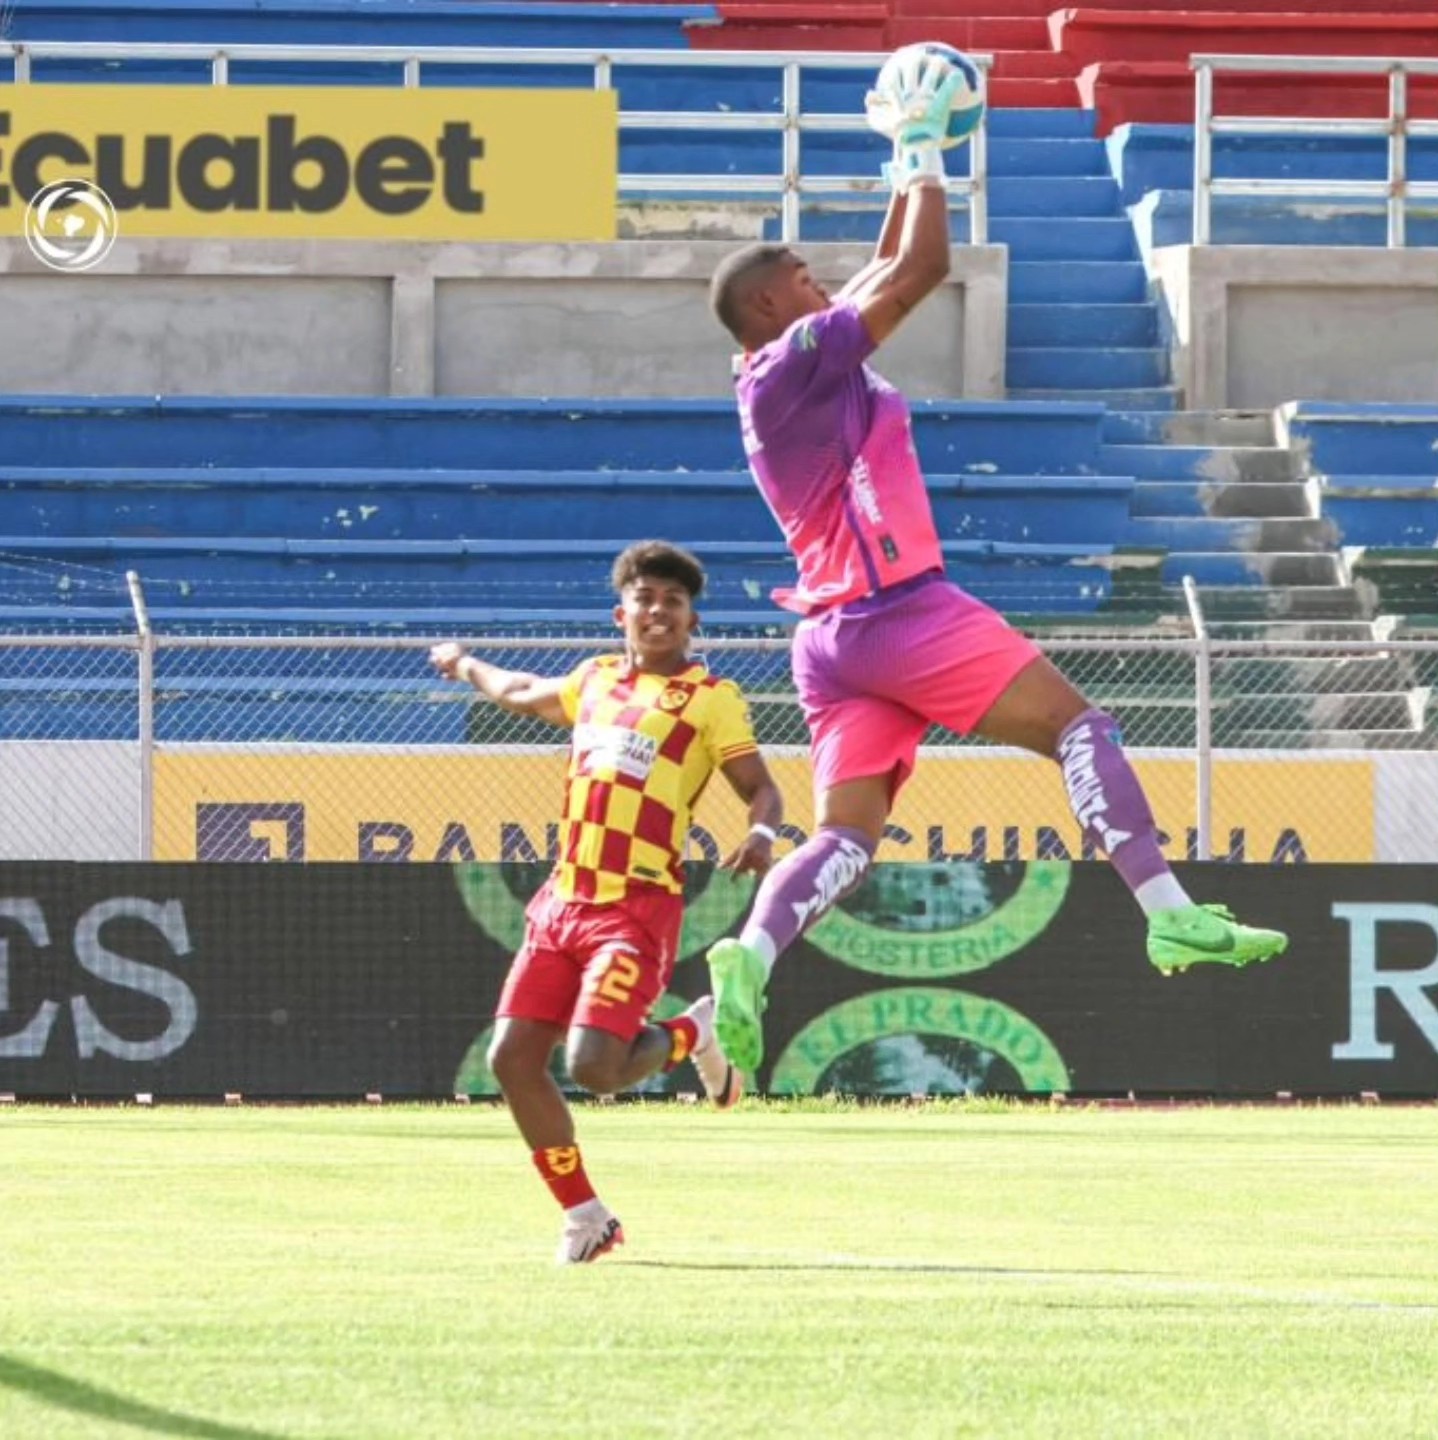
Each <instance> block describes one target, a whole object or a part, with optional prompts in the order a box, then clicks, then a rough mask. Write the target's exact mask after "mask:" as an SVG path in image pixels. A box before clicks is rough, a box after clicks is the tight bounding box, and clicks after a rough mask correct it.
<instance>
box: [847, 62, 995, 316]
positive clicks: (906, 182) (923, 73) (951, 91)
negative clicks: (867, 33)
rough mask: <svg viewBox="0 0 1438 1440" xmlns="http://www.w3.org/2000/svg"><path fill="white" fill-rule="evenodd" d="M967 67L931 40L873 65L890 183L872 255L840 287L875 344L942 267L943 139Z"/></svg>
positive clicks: (870, 112)
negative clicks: (888, 146) (888, 147)
mask: <svg viewBox="0 0 1438 1440" xmlns="http://www.w3.org/2000/svg"><path fill="white" fill-rule="evenodd" d="M967 83H968V76H967V74H966V73H965V72H964V71H963V70H961V69H960V68H959V66H957V65H956V64H955V63H954V62H953V61H952V60H951V59H950V58H949V57H948V55H946V54H945V53H944V52H943V50H941V49H939V48H938V47H933V46H924V45H910V46H906V47H905V48H904V49H903V50H899V51H896V52H895V54H894V55H893V56H892V57H891V58H890V60H889V61H888V63H887V64H885V66H884V68H883V69H882V70H881V71H880V72H879V77H878V80H877V82H876V85H875V88H874V89H873V90H871V91H870V92H869V94H868V97H867V99H866V101H865V111H866V117H867V119H868V122H869V125H870V127H871V128H872V129H874V130H877V131H878V132H879V134H881V135H883V136H885V137H886V138H887V139H889V140H891V141H893V145H894V156H893V159H892V161H891V162H890V163H889V164H887V165H885V166H884V175H885V178H886V179H888V181H889V184H890V186H891V193H890V197H889V209H888V213H887V214H886V215H885V217H884V225H883V228H882V230H881V231H880V234H879V243H878V246H877V248H876V249H875V252H874V259H873V260H872V261H871V262H870V263H869V264H868V265H867V266H865V268H864V269H863V270H861V271H860V272H859V273H858V274H857V275H856V276H855V277H854V278H853V279H852V280H851V281H850V282H849V283H848V284H847V285H846V286H845V287H844V289H843V291H842V292H841V294H840V298H841V299H844V300H848V301H851V302H852V303H853V304H854V305H855V306H856V307H857V308H858V310H859V312H860V314H861V315H862V316H863V319H864V325H865V328H866V329H867V330H868V332H869V334H870V336H871V337H872V338H873V340H874V343H875V344H876V345H877V344H881V343H882V342H883V341H884V340H886V339H888V337H889V336H890V335H891V334H892V333H893V331H894V329H895V328H896V327H897V326H898V325H899V324H900V322H901V321H902V320H903V319H904V317H905V316H906V315H907V314H908V313H909V312H910V311H911V310H912V309H913V308H914V306H915V305H917V304H918V303H919V301H920V300H922V299H923V298H924V297H925V296H926V295H928V294H929V293H931V292H932V291H933V290H935V289H937V288H938V287H939V285H941V284H942V283H943V281H944V280H945V278H946V277H947V276H948V273H949V208H948V197H947V193H946V191H945V188H944V187H945V180H946V176H945V173H944V157H943V147H944V143H945V136H946V133H947V129H948V125H949V116H950V112H951V110H952V109H953V105H954V98H955V94H956V92H958V91H960V90H962V89H963V88H964V87H965V85H966V84H967Z"/></svg>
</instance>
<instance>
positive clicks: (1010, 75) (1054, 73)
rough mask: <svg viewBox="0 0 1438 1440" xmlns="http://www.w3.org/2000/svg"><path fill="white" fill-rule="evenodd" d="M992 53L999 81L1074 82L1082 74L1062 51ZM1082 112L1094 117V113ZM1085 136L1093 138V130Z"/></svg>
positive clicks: (993, 71) (992, 71)
mask: <svg viewBox="0 0 1438 1440" xmlns="http://www.w3.org/2000/svg"><path fill="white" fill-rule="evenodd" d="M1045 3H1048V0H1045ZM992 53H993V62H994V63H993V66H992V67H991V68H990V70H989V75H990V77H991V78H993V79H996V80H1016V79H1023V80H1073V79H1076V78H1077V76H1078V72H1079V66H1078V61H1077V60H1075V59H1074V58H1073V57H1072V56H1071V55H1065V54H1064V53H1063V52H1062V51H1061V50H995V51H993V52H992ZM1080 113H1082V114H1085V115H1089V116H1092V114H1093V112H1092V111H1091V110H1085V111H1082V112H1080ZM1091 125H1092V121H1090V126H1091ZM1085 133H1086V134H1090V135H1091V134H1092V133H1093V131H1092V128H1090V129H1089V130H1088V131H1086V132H1085Z"/></svg>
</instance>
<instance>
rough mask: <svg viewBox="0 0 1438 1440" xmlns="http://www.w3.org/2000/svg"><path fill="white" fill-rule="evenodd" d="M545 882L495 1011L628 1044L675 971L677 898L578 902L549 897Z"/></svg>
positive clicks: (648, 895) (679, 919)
mask: <svg viewBox="0 0 1438 1440" xmlns="http://www.w3.org/2000/svg"><path fill="white" fill-rule="evenodd" d="M552 884H553V882H552V881H548V880H547V881H545V883H544V888H543V889H542V890H541V891H540V892H539V894H537V895H536V896H535V897H534V899H533V900H531V901H530V902H529V907H528V909H526V911H525V912H524V913H525V919H526V921H527V922H528V923H527V925H526V926H525V931H524V943H523V944H522V945H521V946H520V947H519V953H518V954H517V955H516V956H515V957H514V964H513V965H511V966H510V968H509V975H508V976H507V977H506V979H505V982H504V990H503V992H502V993H501V995H500V997H499V1008H498V1011H497V1014H498V1015H499V1016H500V1017H501V1018H503V1019H514V1020H539V1021H543V1022H544V1023H545V1024H548V1025H558V1026H560V1027H562V1028H568V1027H569V1026H571V1025H588V1026H590V1027H592V1028H593V1029H595V1030H606V1031H608V1032H609V1033H610V1034H611V1035H617V1036H619V1038H620V1039H621V1040H632V1039H633V1038H634V1037H635V1036H636V1035H637V1034H638V1033H639V1031H640V1030H641V1029H642V1028H643V1026H644V1022H645V1021H646V1020H647V1019H648V1017H649V1012H650V1011H651V1010H652V1009H653V1008H654V1003H655V1001H657V1000H658V999H659V997H660V996H661V995H662V994H663V993H664V991H665V990H666V989H667V988H668V985H669V978H670V976H671V975H673V973H674V961H675V958H676V957H677V955H678V952H679V933H680V930H681V929H682V928H683V925H684V897H683V896H682V895H675V894H671V893H670V892H669V891H668V890H663V889H661V888H660V887H658V886H645V887H644V888H642V889H636V890H633V891H631V892H630V893H629V894H628V895H626V896H625V897H624V899H622V900H611V901H609V902H608V903H607V904H603V905H593V904H580V903H577V902H575V901H564V900H558V899H556V898H555V897H554V895H553V893H552V891H551V885H552Z"/></svg>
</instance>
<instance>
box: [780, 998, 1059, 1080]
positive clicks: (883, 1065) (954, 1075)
mask: <svg viewBox="0 0 1438 1440" xmlns="http://www.w3.org/2000/svg"><path fill="white" fill-rule="evenodd" d="M1015 1088H1017V1089H1019V1090H1023V1091H1028V1092H1035V1093H1050V1094H1051V1093H1053V1092H1054V1091H1064V1090H1067V1089H1068V1088H1069V1073H1068V1068H1067V1066H1065V1064H1064V1061H1063V1056H1062V1055H1060V1054H1059V1052H1058V1049H1057V1048H1056V1047H1055V1045H1054V1043H1053V1041H1052V1040H1050V1039H1049V1037H1048V1036H1047V1035H1045V1034H1044V1032H1043V1031H1042V1030H1040V1029H1039V1027H1038V1026H1037V1025H1035V1024H1034V1023H1033V1021H1032V1020H1028V1019H1026V1018H1025V1017H1024V1016H1022V1015H1020V1014H1019V1012H1018V1011H1017V1010H1014V1009H1012V1008H1011V1007H1010V1006H1008V1005H1005V1004H1003V1002H1002V1001H999V1000H990V999H988V998H987V997H986V996H983V995H972V994H970V993H968V992H967V991H964V990H945V989H940V988H938V987H933V986H925V987H918V986H909V987H904V988H901V989H890V990H876V991H874V992H872V993H871V994H868V995H860V996H858V997H857V998H855V999H853V1000H846V1001H845V1002H844V1003H843V1004H842V1005H836V1006H834V1008H833V1009H831V1010H826V1011H824V1013H823V1014H822V1015H819V1016H818V1017H816V1018H815V1019H813V1020H811V1021H810V1022H809V1023H808V1024H807V1025H806V1026H805V1027H804V1028H803V1029H802V1030H801V1031H800V1032H799V1033H798V1034H797V1035H796V1036H795V1037H794V1038H793V1039H792V1040H791V1041H790V1042H789V1044H788V1046H787V1048H786V1049H785V1050H784V1053H783V1054H782V1055H780V1057H779V1058H778V1060H777V1061H776V1062H775V1064H774V1070H773V1073H772V1075H771V1076H770V1078H769V1091H770V1093H771V1094H774V1095H816V1094H819V1093H821V1092H823V1091H828V1090H841V1091H845V1092H848V1093H854V1094H869V1095H963V1094H977V1093H985V1092H1008V1091H1012V1090H1014V1089H1015Z"/></svg>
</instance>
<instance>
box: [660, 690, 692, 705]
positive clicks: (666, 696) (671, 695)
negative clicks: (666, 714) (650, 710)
mask: <svg viewBox="0 0 1438 1440" xmlns="http://www.w3.org/2000/svg"><path fill="white" fill-rule="evenodd" d="M688 703H689V692H688V691H687V690H686V689H684V688H683V686H681V685H671V686H670V687H669V688H668V689H667V690H666V691H665V692H664V693H663V694H662V695H661V696H660V697H659V708H660V709H661V710H682V709H683V708H684V707H685V706H686V705H687V704H688Z"/></svg>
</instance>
